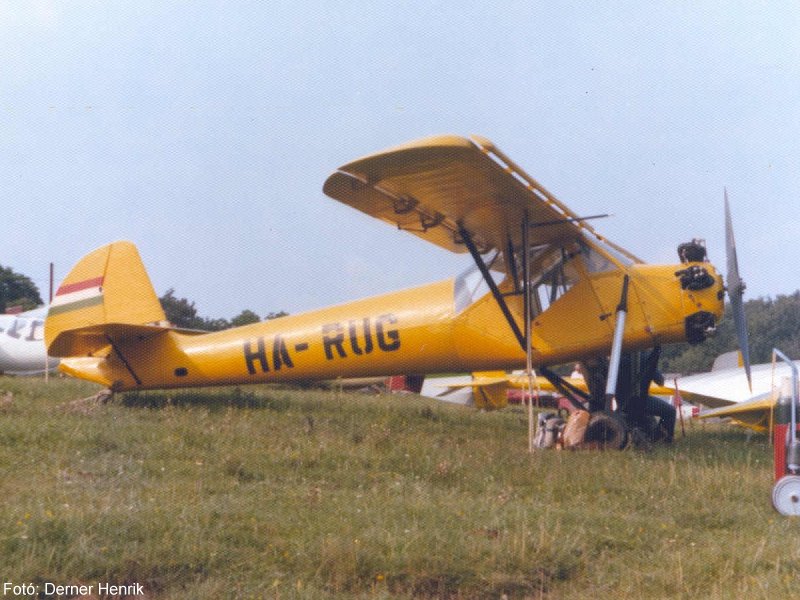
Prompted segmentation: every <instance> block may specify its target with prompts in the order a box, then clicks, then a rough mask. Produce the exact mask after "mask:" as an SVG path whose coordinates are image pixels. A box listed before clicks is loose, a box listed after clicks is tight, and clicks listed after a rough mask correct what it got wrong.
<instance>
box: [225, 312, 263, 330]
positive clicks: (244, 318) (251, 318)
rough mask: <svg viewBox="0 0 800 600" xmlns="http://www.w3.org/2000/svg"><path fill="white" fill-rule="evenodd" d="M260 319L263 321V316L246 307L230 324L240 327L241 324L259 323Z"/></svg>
mask: <svg viewBox="0 0 800 600" xmlns="http://www.w3.org/2000/svg"><path fill="white" fill-rule="evenodd" d="M259 321H261V317H259V316H258V315H257V314H256V313H254V312H253V311H252V310H248V309H245V310H243V311H242V312H240V313H239V314H238V315H236V316H235V317H233V318H232V319H231V322H230V326H231V327H239V326H241V325H249V324H250V323H258V322H259Z"/></svg>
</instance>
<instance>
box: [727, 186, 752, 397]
mask: <svg viewBox="0 0 800 600" xmlns="http://www.w3.org/2000/svg"><path fill="white" fill-rule="evenodd" d="M725 254H726V257H727V261H728V265H727V267H728V277H727V290H728V298H729V299H730V302H731V311H732V312H733V323H734V326H735V327H736V337H737V338H738V340H739V351H740V352H741V353H742V363H743V364H744V371H745V373H746V374H747V385H748V386H749V387H750V391H751V392H752V391H753V381H752V376H751V374H750V346H749V343H748V341H747V322H746V320H745V316H744V302H743V300H742V296H743V295H744V289H745V285H744V281H742V278H741V277H740V276H739V261H738V259H737V258H736V241H735V240H734V238H733V222H732V220H731V207H730V205H729V203H728V190H727V188H725Z"/></svg>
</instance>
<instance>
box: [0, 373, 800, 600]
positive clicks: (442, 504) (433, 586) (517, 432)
mask: <svg viewBox="0 0 800 600" xmlns="http://www.w3.org/2000/svg"><path fill="white" fill-rule="evenodd" d="M4 391H11V392H12V393H13V401H12V402H11V403H10V404H6V405H4V406H2V407H0V466H2V479H1V480H0V492H1V494H0V578H2V579H3V580H4V581H12V582H34V583H39V584H41V583H43V582H46V581H49V582H55V583H59V584H77V583H96V582H98V581H104V582H111V583H118V584H123V583H141V584H142V585H144V587H145V590H146V593H147V597H149V598H159V599H160V598H165V599H167V598H170V599H171V598H189V597H191V598H222V597H224V598H320V597H324V598H353V597H356V598H389V597H392V598H394V597H400V598H414V597H416V598H501V597H503V596H504V595H505V596H506V597H508V598H585V597H599V596H601V595H602V596H608V597H615V598H698V597H701V598H732V597H737V598H741V597H747V598H767V597H769V598H788V597H792V596H793V595H794V594H795V593H796V591H797V586H798V585H799V584H800V563H798V558H800V556H799V555H800V546H798V544H797V543H796V542H795V538H796V536H797V534H798V528H799V527H800V526H798V523H797V522H796V521H793V520H788V519H786V518H782V517H779V516H778V515H777V514H776V513H774V512H773V510H772V508H771V506H770V501H769V498H770V490H771V486H772V475H771V449H770V448H769V446H768V445H767V443H766V440H765V439H764V438H762V437H757V436H756V437H752V438H749V437H748V436H747V435H746V434H745V433H743V432H742V431H739V430H735V429H732V428H729V427H727V426H713V425H706V426H692V427H690V428H689V430H688V433H687V436H686V437H685V438H681V437H680V436H678V437H677V438H676V442H675V444H674V445H673V446H671V447H660V448H656V449H655V450H654V451H652V452H647V453H642V452H636V451H622V452H604V453H601V452H561V451H541V452H538V453H536V454H534V455H529V454H527V452H526V451H525V447H526V439H525V436H526V432H527V425H526V422H525V418H524V415H523V414H522V413H521V412H519V411H518V410H515V409H507V410H505V411H502V412H497V413H478V412H475V411H473V410H471V409H466V408H463V407H458V406H450V405H445V404H439V403H436V402H434V401H427V400H425V399H420V398H417V397H410V396H399V397H389V396H366V395H355V394H354V395H348V394H343V393H341V392H336V391H290V390H284V389H278V388H268V387H253V388H243V389H241V390H239V389H232V388H228V389H221V390H214V391H206V390H202V391H195V390H190V391H188V392H187V391H182V392H163V393H147V394H138V395H128V396H124V397H117V398H115V400H114V401H112V402H109V403H106V404H93V403H89V402H73V400H75V399H77V398H80V397H83V396H88V395H89V394H91V393H93V392H94V391H96V388H94V387H93V386H91V385H89V384H85V383H80V382H76V381H73V380H67V379H56V380H52V381H51V382H50V383H49V384H45V383H44V382H43V381H41V380H37V379H21V378H13V379H12V378H2V379H0V393H2V392H4Z"/></svg>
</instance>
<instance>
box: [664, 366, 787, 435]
mask: <svg viewBox="0 0 800 600" xmlns="http://www.w3.org/2000/svg"><path fill="white" fill-rule="evenodd" d="M737 359H738V353H737V352H730V353H727V354H723V355H721V356H720V357H718V358H717V360H715V361H714V366H713V367H712V369H711V371H709V372H708V373H698V374H696V375H688V376H686V377H681V378H679V379H678V385H677V387H678V390H679V391H680V394H681V396H682V397H683V398H684V399H686V400H689V401H690V402H694V403H698V404H702V405H703V406H707V407H709V408H710V409H711V410H706V411H703V412H701V413H700V417H701V418H707V417H730V418H731V419H733V420H734V421H736V422H737V423H739V424H740V425H744V426H745V427H749V428H751V429H754V430H756V431H767V430H768V429H769V426H770V415H771V410H772V407H773V405H774V403H775V393H774V390H775V389H779V388H780V386H781V384H782V382H783V380H784V378H786V377H791V369H790V368H789V366H788V365H787V364H786V363H783V362H776V363H775V364H774V365H773V364H772V363H765V364H760V365H752V367H751V374H752V389H751V388H750V387H749V386H748V384H747V374H746V372H745V368H744V367H743V366H738V365H737V362H738V361H737ZM795 364H796V365H798V366H800V361H795ZM669 387H672V386H669Z"/></svg>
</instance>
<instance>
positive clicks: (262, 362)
mask: <svg viewBox="0 0 800 600" xmlns="http://www.w3.org/2000/svg"><path fill="white" fill-rule="evenodd" d="M255 346H256V347H255V350H254V349H253V340H246V341H245V342H244V346H243V347H244V361H245V364H246V365H247V372H248V373H250V375H255V374H256V372H257V371H258V368H260V369H261V372H262V373H269V361H268V360H267V344H266V342H265V340H264V338H263V337H258V338H256V339H255ZM282 367H287V368H289V369H291V368H292V367H294V362H293V361H292V356H291V355H290V354H289V349H288V348H287V347H286V341H285V340H284V339H283V336H282V335H280V334H277V335H276V336H275V337H274V338H273V339H272V369H273V370H274V371H280V370H281V368H282Z"/></svg>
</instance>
